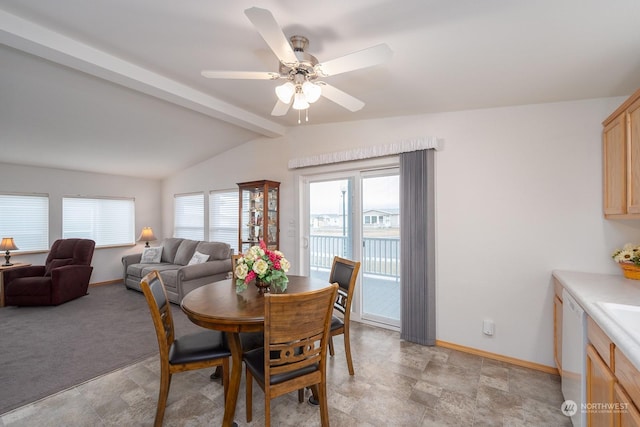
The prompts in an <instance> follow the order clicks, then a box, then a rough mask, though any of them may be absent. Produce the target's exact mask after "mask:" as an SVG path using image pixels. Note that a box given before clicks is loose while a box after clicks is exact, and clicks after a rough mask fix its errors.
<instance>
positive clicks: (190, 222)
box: [173, 193, 204, 240]
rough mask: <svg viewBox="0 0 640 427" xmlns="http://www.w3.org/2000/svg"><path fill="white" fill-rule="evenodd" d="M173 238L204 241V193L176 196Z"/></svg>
mask: <svg viewBox="0 0 640 427" xmlns="http://www.w3.org/2000/svg"><path fill="white" fill-rule="evenodd" d="M173 206H174V215H173V218H174V219H173V221H174V223H173V237H180V238H183V239H192V240H204V193H191V194H176V195H175V196H174V201H173Z"/></svg>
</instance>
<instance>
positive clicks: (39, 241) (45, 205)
mask: <svg viewBox="0 0 640 427" xmlns="http://www.w3.org/2000/svg"><path fill="white" fill-rule="evenodd" d="M0 212H2V214H0V237H13V241H14V242H15V244H16V246H17V247H18V248H20V249H19V250H18V251H20V252H25V251H46V250H48V249H49V196H48V195H46V194H38V195H35V194H31V195H27V194H0Z"/></svg>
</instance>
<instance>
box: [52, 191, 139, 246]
mask: <svg viewBox="0 0 640 427" xmlns="http://www.w3.org/2000/svg"><path fill="white" fill-rule="evenodd" d="M134 224H135V202H134V200H133V199H115V198H113V199H112V198H106V197H105V198H89V197H64V198H63V199H62V238H64V239H69V238H78V239H91V240H93V241H95V242H96V246H97V247H100V246H116V245H133V244H135V230H134Z"/></svg>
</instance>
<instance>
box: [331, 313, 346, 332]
mask: <svg viewBox="0 0 640 427" xmlns="http://www.w3.org/2000/svg"><path fill="white" fill-rule="evenodd" d="M343 326H344V321H343V320H342V319H341V318H339V317H336V316H333V317H332V318H331V330H332V331H335V330H336V329H338V328H341V327H343Z"/></svg>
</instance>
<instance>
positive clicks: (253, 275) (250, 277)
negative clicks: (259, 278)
mask: <svg viewBox="0 0 640 427" xmlns="http://www.w3.org/2000/svg"><path fill="white" fill-rule="evenodd" d="M255 278H256V273H255V271H253V270H251V271H249V272H248V273H247V277H245V278H244V283H251V282H253V281H254V280H255Z"/></svg>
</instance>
